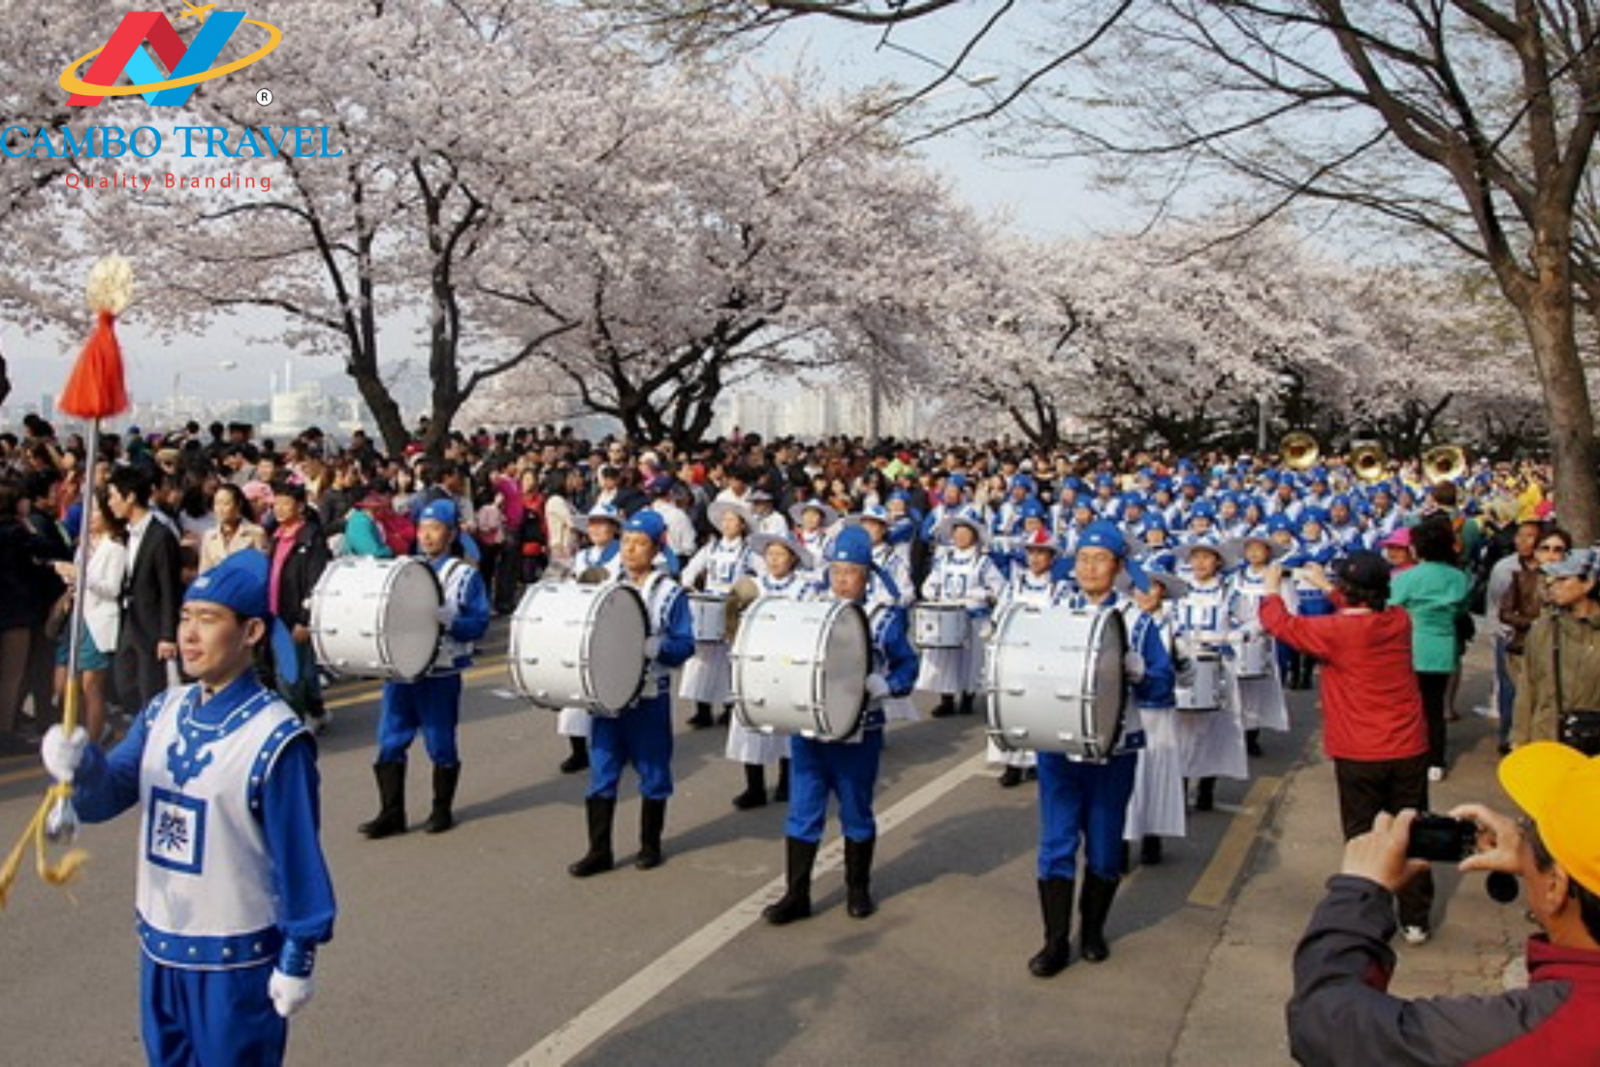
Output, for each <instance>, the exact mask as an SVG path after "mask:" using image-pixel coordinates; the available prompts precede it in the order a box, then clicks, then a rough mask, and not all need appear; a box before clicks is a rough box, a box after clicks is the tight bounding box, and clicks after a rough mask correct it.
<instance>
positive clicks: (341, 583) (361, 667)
mask: <svg viewBox="0 0 1600 1067" xmlns="http://www.w3.org/2000/svg"><path fill="white" fill-rule="evenodd" d="M443 603H444V592H443V590H441V589H440V587H439V578H438V576H437V575H435V574H434V573H433V568H432V567H430V566H428V564H427V563H425V562H423V561H422V560H420V559H411V558H402V559H372V558H371V557H367V556H342V557H340V558H339V559H336V560H334V561H333V562H332V563H329V564H328V566H327V569H326V570H324V571H323V572H322V577H321V578H320V579H318V581H317V586H316V588H315V589H314V590H312V592H311V647H312V649H313V651H314V653H315V655H316V658H317V663H319V664H320V665H322V666H323V667H326V668H327V669H328V670H330V671H332V672H333V673H334V674H337V675H340V676H341V677H346V678H384V679H389V680H393V681H400V682H411V681H415V680H416V679H418V678H420V677H422V676H423V675H424V674H426V673H427V672H428V668H429V667H432V666H433V660H434V656H435V655H436V654H437V653H438V650H439V635H440V633H441V632H442V631H441V627H440V625H439V617H438V616H439V608H440V606H441V605H443Z"/></svg>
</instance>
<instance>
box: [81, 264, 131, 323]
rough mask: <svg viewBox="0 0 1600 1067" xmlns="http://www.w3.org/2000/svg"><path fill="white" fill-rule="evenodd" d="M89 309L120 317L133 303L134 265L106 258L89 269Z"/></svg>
mask: <svg viewBox="0 0 1600 1067" xmlns="http://www.w3.org/2000/svg"><path fill="white" fill-rule="evenodd" d="M88 288H89V307H90V308H92V309H94V310H95V311H97V312H99V311H109V312H111V314H113V315H120V314H122V313H123V312H124V311H126V310H127V308H128V305H129V304H131V303H133V264H132V263H129V262H128V261H127V260H126V259H123V258H122V257H121V256H116V255H112V256H106V257H104V258H103V259H100V260H97V261H96V262H95V265H94V266H93V267H91V268H89V286H88Z"/></svg>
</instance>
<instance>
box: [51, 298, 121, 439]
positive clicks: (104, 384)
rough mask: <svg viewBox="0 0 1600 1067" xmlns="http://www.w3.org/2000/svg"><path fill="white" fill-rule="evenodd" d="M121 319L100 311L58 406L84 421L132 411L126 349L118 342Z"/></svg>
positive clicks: (58, 401)
mask: <svg viewBox="0 0 1600 1067" xmlns="http://www.w3.org/2000/svg"><path fill="white" fill-rule="evenodd" d="M116 322H117V317H116V316H115V315H113V314H112V313H111V312H109V311H102V312H100V317H99V321H98V322H97V323H96V324H95V328H94V332H93V333H91V334H89V340H88V341H87V342H86V343H85V344H84V346H83V352H82V353H81V354H80V355H79V356H78V362H77V363H76V364H75V365H74V366H73V368H72V377H71V378H69V379H67V387H66V389H64V390H63V391H62V393H61V398H60V399H59V400H57V401H56V407H58V408H59V409H61V410H62V411H65V412H66V413H67V414H68V415H76V416H77V417H78V418H81V419H103V418H107V417H109V416H111V415H120V414H121V413H122V412H124V411H127V410H128V387H127V383H126V381H125V380H124V378H123V373H122V346H121V345H119V344H118V343H117V331H116Z"/></svg>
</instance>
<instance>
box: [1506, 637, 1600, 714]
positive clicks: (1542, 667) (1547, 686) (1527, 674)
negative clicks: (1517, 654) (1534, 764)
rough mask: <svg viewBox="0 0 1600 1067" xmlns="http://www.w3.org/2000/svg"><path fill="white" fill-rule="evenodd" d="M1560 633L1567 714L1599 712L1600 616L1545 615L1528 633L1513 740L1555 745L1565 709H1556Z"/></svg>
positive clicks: (1562, 692) (1518, 685)
mask: <svg viewBox="0 0 1600 1067" xmlns="http://www.w3.org/2000/svg"><path fill="white" fill-rule="evenodd" d="M1557 626H1560V628H1561V699H1562V702H1563V703H1564V704H1565V705H1566V708H1565V710H1568V711H1576V710H1583V711H1600V615H1595V616H1591V617H1590V618H1587V619H1580V618H1577V617H1575V616H1573V615H1570V614H1568V613H1566V612H1562V613H1560V614H1559V615H1541V616H1540V617H1539V620H1538V621H1537V622H1535V623H1534V624H1533V626H1532V628H1531V629H1529V630H1528V643H1527V646H1526V650H1525V652H1524V654H1523V657H1522V664H1523V673H1522V677H1521V678H1520V679H1518V680H1517V706H1516V712H1515V714H1514V716H1513V718H1512V720H1511V722H1512V725H1511V740H1512V741H1513V742H1515V743H1516V744H1519V745H1525V744H1527V743H1528V742H1530V741H1554V740H1557V738H1556V734H1557V727H1558V726H1559V724H1560V716H1561V711H1562V710H1563V709H1562V708H1559V707H1557V706H1556V682H1555V651H1554V649H1555V636H1556V627H1557Z"/></svg>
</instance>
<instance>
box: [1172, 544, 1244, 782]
mask: <svg viewBox="0 0 1600 1067" xmlns="http://www.w3.org/2000/svg"><path fill="white" fill-rule="evenodd" d="M1174 555H1175V557H1176V559H1177V561H1178V564H1179V567H1180V573H1182V569H1187V571H1188V578H1187V581H1188V583H1189V592H1188V595H1186V596H1185V597H1184V598H1183V600H1182V601H1181V602H1180V603H1179V604H1178V605H1177V608H1176V612H1175V623H1176V626H1175V636H1176V638H1177V645H1178V655H1179V659H1180V661H1189V666H1190V669H1192V668H1193V661H1194V660H1196V659H1197V657H1200V656H1202V655H1204V656H1208V657H1209V656H1217V657H1220V656H1222V655H1223V654H1224V652H1225V650H1226V646H1227V635H1228V630H1229V624H1228V604H1229V598H1230V596H1231V594H1230V591H1229V588H1228V583H1227V580H1226V579H1225V578H1224V577H1223V571H1224V570H1225V569H1226V568H1227V567H1228V566H1229V565H1230V564H1232V562H1233V550H1232V548H1231V546H1229V545H1226V544H1224V543H1222V542H1220V541H1218V540H1216V539H1215V538H1205V539H1202V540H1196V541H1191V542H1190V543H1189V544H1186V545H1180V546H1179V547H1178V548H1177V549H1176V551H1175V552H1174ZM1219 667H1220V664H1219ZM1184 673H1185V675H1186V676H1187V675H1188V674H1189V671H1188V670H1186V671H1185V672H1184ZM1224 682H1225V678H1223V677H1222V676H1220V675H1219V676H1218V677H1217V688H1216V692H1215V694H1214V700H1213V701H1211V702H1208V703H1207V704H1206V706H1204V707H1200V706H1196V705H1193V704H1189V703H1187V702H1186V701H1185V699H1184V692H1183V691H1186V690H1187V689H1188V688H1189V687H1188V686H1186V685H1181V684H1180V687H1179V688H1180V693H1179V697H1178V736H1179V738H1180V739H1181V741H1182V744H1183V752H1184V769H1183V773H1184V776H1185V777H1186V778H1194V779H1198V783H1199V784H1198V786H1197V787H1196V793H1195V805H1194V806H1195V810H1196V811H1210V810H1211V809H1212V808H1213V807H1214V806H1215V803H1216V788H1217V778H1218V777H1226V778H1238V779H1245V778H1248V777H1250V769H1249V766H1248V764H1247V762H1246V760H1245V747H1244V727H1243V725H1242V724H1241V722H1240V719H1239V701H1238V694H1237V692H1236V690H1235V688H1234V687H1233V686H1232V685H1227V684H1224Z"/></svg>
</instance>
